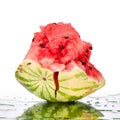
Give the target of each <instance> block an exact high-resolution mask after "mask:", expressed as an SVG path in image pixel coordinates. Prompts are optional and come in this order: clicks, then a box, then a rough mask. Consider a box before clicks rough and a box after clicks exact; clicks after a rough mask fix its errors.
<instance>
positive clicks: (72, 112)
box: [18, 101, 103, 120]
mask: <svg viewBox="0 0 120 120" xmlns="http://www.w3.org/2000/svg"><path fill="white" fill-rule="evenodd" d="M100 117H103V114H102V113H101V112H100V111H99V110H97V109H95V108H93V107H91V106H88V105H86V104H84V103H81V102H78V101H76V102H66V103H61V102H56V103H53V102H52V103H51V102H43V103H42V102H41V103H38V104H36V105H33V106H32V107H30V108H28V109H27V110H26V111H25V112H24V113H23V114H22V115H21V116H19V117H18V118H20V120H21V119H22V120H98V119H99V118H100Z"/></svg>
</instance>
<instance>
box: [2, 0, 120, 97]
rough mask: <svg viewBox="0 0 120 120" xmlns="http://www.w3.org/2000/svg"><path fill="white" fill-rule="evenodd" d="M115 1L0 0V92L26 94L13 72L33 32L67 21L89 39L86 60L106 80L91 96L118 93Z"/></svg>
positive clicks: (119, 27) (119, 34)
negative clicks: (90, 45) (89, 55)
mask: <svg viewBox="0 0 120 120" xmlns="http://www.w3.org/2000/svg"><path fill="white" fill-rule="evenodd" d="M119 2H120V1H119V0H1V1H0V94H2V95H20V96H22V95H28V96H29V95H30V96H32V94H31V93H29V92H28V91H27V90H25V89H24V88H23V87H22V86H21V85H20V84H19V83H18V82H17V81H16V79H15V76H14V72H15V70H16V68H17V66H18V64H20V63H21V62H22V60H23V58H24V56H25V54H26V52H27V50H28V49H29V46H30V44H31V40H32V38H33V33H34V32H37V31H40V30H39V26H40V25H46V24H48V23H50V22H60V21H62V22H65V23H71V24H72V25H73V26H74V28H75V29H76V30H77V31H78V32H79V33H80V35H81V38H82V39H83V40H85V41H88V42H91V43H92V45H93V51H92V56H91V59H90V61H91V62H92V63H93V64H94V65H95V66H96V68H98V69H99V70H100V71H101V72H102V74H103V76H104V77H105V79H106V85H105V87H103V88H102V89H100V90H98V91H97V92H95V93H94V94H92V95H93V96H104V95H108V94H118V93H120V76H119V75H120V69H119V67H120V43H119V41H120V3H119Z"/></svg>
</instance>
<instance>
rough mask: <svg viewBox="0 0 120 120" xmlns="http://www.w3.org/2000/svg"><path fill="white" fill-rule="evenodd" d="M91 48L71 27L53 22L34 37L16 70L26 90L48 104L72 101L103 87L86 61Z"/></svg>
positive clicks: (100, 80) (97, 73) (101, 78)
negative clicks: (49, 102)
mask: <svg viewBox="0 0 120 120" xmlns="http://www.w3.org/2000/svg"><path fill="white" fill-rule="evenodd" d="M91 50H92V45H91V44H90V43H87V42H85V41H82V40H81V38H80V35H79V34H78V32H77V31H76V30H75V29H74V28H73V27H72V26H71V24H64V23H58V24H56V23H53V24H48V25H47V26H44V27H43V26H42V27H41V32H37V33H35V34H34V38H33V40H32V44H31V46H30V49H29V51H28V53H27V55H26V57H25V58H24V60H23V62H22V63H21V64H20V65H19V67H18V69H17V71H16V74H15V75H16V78H17V79H18V81H19V82H20V83H21V84H22V85H23V86H24V87H26V88H27V89H28V90H29V91H31V92H32V93H34V94H35V95H37V96H38V97H40V98H43V99H46V100H49V101H64V102H65V101H74V100H77V99H79V98H82V97H84V96H86V95H88V94H90V93H92V92H94V91H96V90H97V89H99V88H101V87H102V86H103V85H104V84H105V80H104V78H103V76H102V74H101V73H100V72H99V71H98V70H97V69H96V68H95V67H94V65H93V64H91V63H90V62H89V59H90V55H91Z"/></svg>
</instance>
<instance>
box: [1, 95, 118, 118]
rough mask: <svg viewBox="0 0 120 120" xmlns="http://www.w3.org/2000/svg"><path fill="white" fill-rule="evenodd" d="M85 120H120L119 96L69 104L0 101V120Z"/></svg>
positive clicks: (16, 98) (33, 100)
mask: <svg viewBox="0 0 120 120" xmlns="http://www.w3.org/2000/svg"><path fill="white" fill-rule="evenodd" d="M62 112H63V113H64V114H65V115H63V113H62ZM46 116H47V117H46ZM88 117H89V120H120V94H118V95H110V96H105V97H86V98H84V99H81V100H79V101H77V102H72V103H50V102H49V103H47V102H46V101H43V100H41V99H40V100H38V99H35V98H28V97H26V98H25V97H24V98H23V97H10V96H1V97H0V120H38V119H39V120H64V119H65V120H66V119H67V120H88ZM82 118H83V119H82Z"/></svg>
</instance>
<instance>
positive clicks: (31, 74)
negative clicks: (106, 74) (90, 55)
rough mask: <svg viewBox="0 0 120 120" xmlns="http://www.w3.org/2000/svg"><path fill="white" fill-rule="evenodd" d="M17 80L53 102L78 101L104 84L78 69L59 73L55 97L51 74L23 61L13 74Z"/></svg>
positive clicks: (33, 63) (37, 94)
mask: <svg viewBox="0 0 120 120" xmlns="http://www.w3.org/2000/svg"><path fill="white" fill-rule="evenodd" d="M15 77H16V78H17V80H18V81H19V82H20V83H21V84H22V85H23V86H24V87H25V88H26V89H28V90H29V91H30V92H32V93H33V94H35V95H36V96H38V97H40V98H42V99H46V100H48V101H53V102H68V101H74V100H78V99H80V98H82V97H85V96H86V95H88V94H90V93H92V92H94V91H96V90H97V89H99V88H101V87H102V86H104V84H105V80H104V79H103V80H101V81H100V82H97V81H95V80H92V79H91V78H89V77H88V76H86V74H85V73H84V71H82V70H81V69H79V68H75V69H74V70H72V71H70V72H69V73H68V72H63V73H59V76H58V79H59V86H60V87H59V90H58V91H57V97H55V85H54V80H53V72H52V71H50V70H49V69H44V68H41V67H40V65H38V64H37V63H35V62H33V61H29V60H25V61H23V63H22V64H21V65H20V66H19V67H18V69H17V70H16V72H15Z"/></svg>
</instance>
